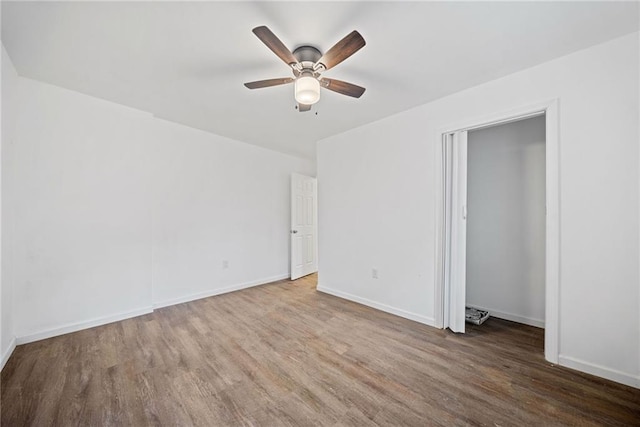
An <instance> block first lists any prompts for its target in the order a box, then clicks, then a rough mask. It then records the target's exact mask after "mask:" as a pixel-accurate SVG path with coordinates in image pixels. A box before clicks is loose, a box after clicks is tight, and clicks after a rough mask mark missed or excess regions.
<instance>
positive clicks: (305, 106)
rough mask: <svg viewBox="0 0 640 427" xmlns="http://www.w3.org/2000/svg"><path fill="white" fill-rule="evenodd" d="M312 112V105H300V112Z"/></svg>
mask: <svg viewBox="0 0 640 427" xmlns="http://www.w3.org/2000/svg"><path fill="white" fill-rule="evenodd" d="M310 110H311V105H306V104H300V103H298V111H300V112H301V113H304V112H305V111H310Z"/></svg>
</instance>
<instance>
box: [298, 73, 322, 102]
mask: <svg viewBox="0 0 640 427" xmlns="http://www.w3.org/2000/svg"><path fill="white" fill-rule="evenodd" d="M295 97H296V101H297V102H298V103H300V104H304V105H312V104H315V103H316V102H318V101H319V100H320V82H319V81H318V79H316V78H315V77H311V76H302V77H299V78H298V79H297V80H296V83H295Z"/></svg>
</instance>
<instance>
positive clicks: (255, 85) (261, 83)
mask: <svg viewBox="0 0 640 427" xmlns="http://www.w3.org/2000/svg"><path fill="white" fill-rule="evenodd" d="M294 80H295V79H294V78H292V77H284V78H281V79H268V80H258V81H257V82H249V83H245V84H244V85H245V86H246V87H248V88H249V89H260V88H263V87H271V86H280V85H286V84H288V83H291V82H293V81H294Z"/></svg>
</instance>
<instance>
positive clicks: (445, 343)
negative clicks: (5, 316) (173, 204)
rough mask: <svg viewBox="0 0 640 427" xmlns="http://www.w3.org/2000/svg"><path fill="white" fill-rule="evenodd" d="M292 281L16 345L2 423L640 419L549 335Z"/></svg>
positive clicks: (616, 391)
mask: <svg viewBox="0 0 640 427" xmlns="http://www.w3.org/2000/svg"><path fill="white" fill-rule="evenodd" d="M315 285H316V277H315V276H309V277H306V278H303V279H300V280H298V281H295V282H289V281H282V282H277V283H273V284H269V285H264V286H259V287H255V288H251V289H246V290H243V291H239V292H234V293H230V294H225V295H220V296H216V297H211V298H206V299H202V300H198V301H194V302H190V303H186V304H180V305H176V306H172V307H167V308H163V309H160V310H156V311H154V312H153V313H152V314H149V315H146V316H141V317H137V318H134V319H129V320H125V321H122V322H117V323H112V324H109V325H105V326H101V327H97V328H92V329H88V330H84V331H80V332H76V333H72V334H68V335H63V336H60V337H56V338H51V339H48V340H43V341H39V342H35V343H32V344H27V345H22V346H19V347H17V348H16V350H15V352H14V354H13V355H12V356H11V358H10V360H9V361H8V362H7V365H6V367H5V368H4V370H3V372H2V380H1V381H2V382H1V387H2V390H1V411H2V414H1V420H2V426H8V427H9V426H11V427H12V426H50V425H55V426H147V425H166V426H176V425H179V426H189V425H200V426H227V425H228V426H235V425H238V426H240V425H247V426H251V425H253V426H311V425H323V426H324V425H329V426H334V425H335V426H365V427H366V426H382V425H415V426H431V425H434V426H437V425H441V426H462V425H477V426H523V425H527V426H530V425H544V426H550V425H571V426H575V425H580V426H591V425H608V426H629V425H640V390H637V389H634V388H631V387H626V386H622V385H620V384H616V383H613V382H610V381H607V380H603V379H600V378H597V377H594V376H591V375H587V374H582V373H579V372H576V371H573V370H570V369H565V368H561V367H558V366H554V365H551V364H549V363H548V362H546V361H545V360H544V357H543V338H544V336H543V331H542V330H541V329H538V328H533V327H530V326H525V325H519V324H516V323H512V322H507V321H502V320H498V319H489V320H488V321H487V322H486V323H485V324H484V325H482V326H479V327H475V326H472V327H470V328H469V329H470V330H469V331H468V333H467V334H465V335H455V334H453V333H451V332H448V331H442V330H438V329H435V328H431V327H428V326H425V325H421V324H418V323H415V322H412V321H410V320H406V319H402V318H399V317H396V316H392V315H390V314H386V313H383V312H380V311H377V310H374V309H371V308H368V307H365V306H362V305H358V304H355V303H352V302H349V301H345V300H341V299H339V298H335V297H332V296H329V295H325V294H322V293H319V292H317V291H316V290H315Z"/></svg>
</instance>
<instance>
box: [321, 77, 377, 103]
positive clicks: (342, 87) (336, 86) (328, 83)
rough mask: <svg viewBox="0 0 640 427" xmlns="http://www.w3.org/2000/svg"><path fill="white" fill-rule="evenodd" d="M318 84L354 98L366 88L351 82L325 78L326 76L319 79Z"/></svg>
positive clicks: (360, 94) (359, 95)
mask: <svg viewBox="0 0 640 427" xmlns="http://www.w3.org/2000/svg"><path fill="white" fill-rule="evenodd" d="M320 84H321V85H322V87H324V88H326V89H329V90H332V91H334V92H338V93H341V94H343V95H347V96H352V97H354V98H360V97H361V96H362V94H363V93H364V91H365V90H366V89H365V88H363V87H360V86H357V85H354V84H353V83H347V82H343V81H341V80H335V79H327V78H326V77H323V78H322V79H321V80H320Z"/></svg>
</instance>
